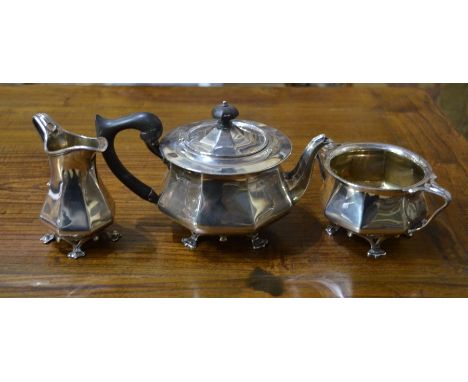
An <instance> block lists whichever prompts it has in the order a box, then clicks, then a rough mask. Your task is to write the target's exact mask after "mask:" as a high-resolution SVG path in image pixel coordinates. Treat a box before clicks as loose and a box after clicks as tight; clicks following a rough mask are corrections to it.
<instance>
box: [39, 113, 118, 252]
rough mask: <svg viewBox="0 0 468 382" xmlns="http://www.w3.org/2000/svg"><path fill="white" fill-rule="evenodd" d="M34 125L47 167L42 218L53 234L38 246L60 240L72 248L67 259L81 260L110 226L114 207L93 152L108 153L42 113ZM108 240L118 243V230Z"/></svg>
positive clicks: (104, 145) (98, 143) (104, 143)
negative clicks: (87, 246) (91, 242)
mask: <svg viewBox="0 0 468 382" xmlns="http://www.w3.org/2000/svg"><path fill="white" fill-rule="evenodd" d="M32 121H33V124H34V126H35V127H36V129H37V131H38V132H39V135H40V136H41V138H42V141H43V142H44V151H45V153H46V154H47V156H48V159H49V166H50V180H49V182H48V183H47V186H48V193H47V196H46V199H45V202H44V205H43V207H42V211H41V214H40V218H41V219H42V221H43V222H44V223H45V224H46V225H47V226H49V227H50V228H51V230H52V233H48V234H46V235H44V236H42V238H41V241H42V242H43V243H44V244H49V243H50V242H52V241H54V240H55V241H57V242H59V241H61V240H64V241H65V242H67V243H69V244H71V245H72V247H73V249H72V250H71V252H70V253H68V257H70V258H73V259H77V258H79V257H82V256H84V255H85V252H84V251H83V250H82V249H81V246H82V245H83V244H84V243H85V242H87V241H88V240H90V239H93V240H95V241H97V240H98V239H99V235H98V233H99V232H100V231H102V230H103V229H104V228H106V227H107V226H109V225H110V224H112V222H113V216H114V202H113V200H112V198H111V197H110V196H109V194H108V193H107V191H106V189H105V187H104V185H103V184H102V183H101V181H100V179H99V177H98V174H97V172H96V153H97V152H103V151H104V150H106V148H107V140H106V139H105V138H102V137H99V138H89V137H85V136H82V135H77V134H73V133H70V132H69V131H67V130H65V129H63V128H61V127H60V125H58V124H57V123H56V122H55V121H54V120H53V119H52V118H51V117H50V116H48V115H47V114H45V113H38V114H36V115H34V116H33V118H32ZM108 236H109V238H110V239H111V240H112V241H117V240H118V239H119V238H120V234H119V233H118V232H117V231H113V232H112V233H108Z"/></svg>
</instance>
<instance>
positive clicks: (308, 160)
mask: <svg viewBox="0 0 468 382" xmlns="http://www.w3.org/2000/svg"><path fill="white" fill-rule="evenodd" d="M330 142H331V140H330V139H329V138H327V137H326V136H325V135H324V134H320V135H317V136H316V137H315V138H312V140H311V141H310V142H309V144H308V145H307V147H306V148H305V150H304V152H303V153H302V156H301V158H300V159H299V162H298V163H297V165H296V167H294V170H292V171H290V172H287V173H285V181H286V185H287V186H288V190H289V194H290V196H291V201H292V202H293V204H296V203H297V202H298V201H299V199H300V198H301V197H302V195H304V192H305V191H306V189H307V187H308V185H309V180H310V176H311V174H312V168H313V166H314V159H315V157H316V156H317V154H318V152H319V150H320V149H321V148H322V147H323V146H325V145H327V144H328V143H330Z"/></svg>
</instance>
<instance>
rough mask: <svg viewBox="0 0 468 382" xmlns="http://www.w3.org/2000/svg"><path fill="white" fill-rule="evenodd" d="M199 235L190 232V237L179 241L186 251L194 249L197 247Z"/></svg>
mask: <svg viewBox="0 0 468 382" xmlns="http://www.w3.org/2000/svg"><path fill="white" fill-rule="evenodd" d="M199 237H200V235H199V234H197V233H195V232H192V235H191V236H189V237H184V238H183V239H182V240H181V241H182V244H183V245H185V246H186V247H187V248H188V249H195V248H197V245H198V238H199Z"/></svg>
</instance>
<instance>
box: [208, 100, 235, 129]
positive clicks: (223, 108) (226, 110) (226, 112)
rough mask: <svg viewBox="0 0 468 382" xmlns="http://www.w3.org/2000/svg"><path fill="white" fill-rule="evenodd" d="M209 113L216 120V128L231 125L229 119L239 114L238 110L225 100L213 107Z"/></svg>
mask: <svg viewBox="0 0 468 382" xmlns="http://www.w3.org/2000/svg"><path fill="white" fill-rule="evenodd" d="M211 114H212V115H213V118H216V119H217V120H218V128H229V127H231V125H232V122H231V121H232V120H233V119H235V118H236V117H237V116H238V115H239V110H237V108H236V107H235V106H232V105H230V104H229V103H228V102H227V101H223V102H222V103H220V104H219V105H216V106H215V107H214V108H213V110H212V112H211Z"/></svg>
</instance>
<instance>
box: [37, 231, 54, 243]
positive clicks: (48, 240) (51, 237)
mask: <svg viewBox="0 0 468 382" xmlns="http://www.w3.org/2000/svg"><path fill="white" fill-rule="evenodd" d="M39 240H40V241H41V242H42V243H43V244H49V243H52V242H53V241H55V234H53V233H46V234H45V235H43V236H42V237H41V238H40V239H39Z"/></svg>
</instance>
